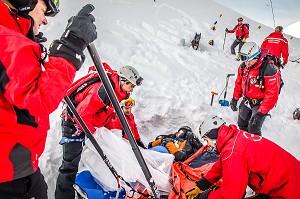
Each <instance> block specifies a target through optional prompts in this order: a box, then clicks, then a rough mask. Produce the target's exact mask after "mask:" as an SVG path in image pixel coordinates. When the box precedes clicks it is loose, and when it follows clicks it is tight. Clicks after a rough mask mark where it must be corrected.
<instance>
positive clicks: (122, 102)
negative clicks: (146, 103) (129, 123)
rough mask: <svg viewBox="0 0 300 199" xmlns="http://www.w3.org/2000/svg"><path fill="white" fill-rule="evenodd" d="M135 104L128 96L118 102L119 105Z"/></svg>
mask: <svg viewBox="0 0 300 199" xmlns="http://www.w3.org/2000/svg"><path fill="white" fill-rule="evenodd" d="M134 105H135V101H134V100H133V99H132V98H131V97H129V98H128V99H124V100H122V101H121V102H120V106H121V107H123V106H126V107H133V106H134Z"/></svg>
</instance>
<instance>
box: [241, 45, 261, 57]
mask: <svg viewBox="0 0 300 199" xmlns="http://www.w3.org/2000/svg"><path fill="white" fill-rule="evenodd" d="M260 52H261V51H260V47H259V46H258V45H257V44H256V43H255V42H246V43H245V44H244V45H243V46H242V48H241V51H240V52H239V55H240V58H241V60H242V61H249V60H252V59H254V58H255V59H256V58H257V59H258V58H259V55H260Z"/></svg>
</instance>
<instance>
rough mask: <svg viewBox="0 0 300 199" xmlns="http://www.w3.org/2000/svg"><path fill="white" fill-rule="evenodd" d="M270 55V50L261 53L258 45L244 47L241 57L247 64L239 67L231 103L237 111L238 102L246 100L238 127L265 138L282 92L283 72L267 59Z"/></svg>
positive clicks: (240, 110) (240, 113) (242, 104)
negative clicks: (264, 128)
mask: <svg viewBox="0 0 300 199" xmlns="http://www.w3.org/2000/svg"><path fill="white" fill-rule="evenodd" d="M266 54H267V50H265V49H262V50H261V49H260V47H259V46H258V45H257V44H256V43H254V42H247V43H246V44H245V45H244V46H243V47H242V49H241V52H240V56H241V60H242V61H244V62H243V63H242V64H241V65H240V66H239V68H238V74H237V78H236V80H235V87H234V92H233V98H232V100H231V102H230V107H231V109H232V110H233V111H237V110H238V108H237V102H238V100H239V99H240V98H242V101H241V103H240V106H239V113H238V126H239V128H240V129H242V130H245V131H248V132H249V133H253V134H256V135H261V128H262V125H263V122H264V120H265V117H266V116H267V114H268V113H269V111H270V110H271V109H273V107H274V106H275V104H276V102H277V100H278V95H279V89H280V72H279V70H278V68H277V67H276V66H275V65H274V64H272V63H269V62H268V61H266V60H265V59H264V58H265V55H266ZM261 68H264V70H262V69H261Z"/></svg>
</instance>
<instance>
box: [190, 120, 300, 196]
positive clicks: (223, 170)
mask: <svg viewBox="0 0 300 199" xmlns="http://www.w3.org/2000/svg"><path fill="white" fill-rule="evenodd" d="M199 131H200V135H201V136H202V137H208V138H210V139H212V140H214V142H215V143H216V145H217V152H218V153H219V154H220V157H219V159H218V160H217V161H216V163H215V164H214V165H213V167H212V168H211V170H210V171H208V173H207V174H206V175H205V176H204V177H203V178H202V179H201V180H199V181H197V183H196V185H197V186H195V187H194V188H193V189H191V190H190V191H189V192H187V193H186V195H187V198H188V199H193V198H197V199H214V198H216V199H219V198H230V199H241V198H243V196H244V194H245V190H246V187H247V185H248V186H249V187H250V188H251V189H252V190H253V191H254V192H255V193H257V194H259V196H256V197H255V198H262V196H265V197H264V198H286V199H294V198H298V197H299V188H298V187H299V177H300V161H299V160H297V159H296V158H295V157H294V156H292V155H291V154H290V153H289V152H287V151H285V150H284V149H283V148H281V147H280V146H278V145H277V144H275V143H274V142H272V141H270V140H268V139H266V138H263V137H261V136H258V135H253V134H250V133H248V132H246V131H243V130H239V129H238V128H237V127H236V126H235V125H233V124H231V125H229V126H226V125H225V122H224V120H222V119H221V118H219V117H217V116H213V117H208V118H207V119H205V120H204V122H203V123H202V124H201V125H200V129H199ZM220 178H222V179H223V183H222V184H221V185H220V187H219V188H218V189H212V188H210V187H211V186H212V185H213V183H215V182H217V181H218V180H219V179H220ZM251 198H252V197H251Z"/></svg>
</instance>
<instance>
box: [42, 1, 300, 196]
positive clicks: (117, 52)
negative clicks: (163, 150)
mask: <svg viewBox="0 0 300 199" xmlns="http://www.w3.org/2000/svg"><path fill="white" fill-rule="evenodd" d="M86 3H92V4H93V5H94V6H95V7H96V9H95V11H94V12H93V14H94V16H95V18H96V24H97V28H98V39H97V40H96V42H95V45H96V47H97V49H98V52H99V54H100V57H101V59H102V61H106V62H107V63H108V64H110V66H111V67H112V68H113V69H119V68H120V67H122V66H124V65H126V64H129V65H132V66H134V67H135V68H137V69H138V71H139V72H140V74H141V75H142V77H143V78H144V81H143V85H142V86H140V87H137V88H136V89H135V90H134V93H133V97H134V98H135V99H136V106H135V107H134V108H133V113H134V115H135V118H136V121H137V124H138V128H139V131H140V134H141V137H142V140H143V141H144V143H148V142H150V141H152V140H153V139H154V138H155V137H156V136H157V135H158V134H162V133H171V132H175V131H176V130H178V128H179V127H181V126H182V125H189V126H191V127H192V129H193V130H194V132H198V128H199V125H200V122H201V121H202V120H203V119H204V118H205V116H207V115H208V114H217V115H219V116H221V117H222V118H223V119H225V120H226V121H227V123H236V120H237V113H236V112H235V113H234V112H232V111H231V109H230V108H226V107H221V106H220V105H219V104H218V103H217V98H218V97H219V96H220V94H221V92H222V90H223V89H224V87H225V79H226V75H227V74H229V73H234V74H236V72H237V68H238V66H239V62H236V61H235V60H234V59H235V57H234V56H232V55H229V51H230V50H229V49H230V45H231V43H232V42H233V40H234V38H235V36H234V34H229V35H227V38H226V43H225V50H224V51H223V50H222V46H223V41H224V33H225V32H224V29H225V28H226V27H227V28H230V29H231V28H233V27H234V26H235V25H236V19H237V18H238V17H240V16H242V15H241V14H239V13H236V12H234V11H232V10H230V9H228V8H226V7H224V6H221V5H220V4H217V3H215V2H214V1H211V0H189V1H183V0H157V2H153V1H150V0H149V1H145V0H110V1H108V0H93V1H92V0H89V1H80V0H73V1H61V13H59V14H58V15H57V16H56V17H55V18H53V19H49V25H48V26H47V27H44V28H43V29H42V31H43V32H44V33H45V35H46V36H47V37H48V44H47V45H46V46H49V44H50V42H51V41H52V40H53V39H56V38H59V37H60V35H61V34H62V32H63V31H64V28H65V26H66V24H67V20H68V18H69V17H70V16H71V15H74V14H76V13H77V12H78V11H79V10H80V8H81V7H82V6H84V5H85V4H86ZM221 14H222V16H221ZM220 16H221V17H220ZM242 17H244V22H245V23H249V24H250V38H249V39H248V41H255V42H257V43H258V44H260V43H261V42H262V41H263V39H264V38H265V37H266V36H267V35H269V33H270V32H272V29H270V28H268V27H266V26H263V25H261V24H259V23H257V22H254V21H251V20H249V19H247V17H246V16H242ZM215 21H217V24H216V31H212V30H211V29H210V27H211V26H213V24H214V22H215ZM259 26H261V28H260V29H259V28H258V27H259ZM195 32H198V33H199V32H201V34H202V38H201V41H200V48H199V50H198V51H195V50H193V49H192V48H191V47H190V46H189V45H190V41H191V40H192V38H193V37H194V34H195ZM287 38H288V39H289V38H290V37H289V36H287ZM209 40H214V43H215V45H214V46H210V45H208V41H209ZM183 41H185V42H184V43H185V45H183ZM289 42H290V43H289V44H290V54H291V55H290V59H295V58H298V57H300V47H299V46H300V40H299V39H296V38H293V39H292V40H289ZM86 55H87V60H86V62H85V64H84V67H83V69H81V70H80V72H79V73H78V74H77V78H79V77H81V76H83V75H85V74H86V73H87V69H88V67H89V66H90V65H92V64H93V63H92V61H91V59H90V58H89V55H88V52H87V51H86ZM299 74H300V64H297V63H292V62H289V63H288V65H287V67H286V68H285V69H284V70H283V71H282V75H283V79H284V81H285V86H284V87H283V90H282V93H281V95H280V97H279V100H278V103H277V106H276V107H275V108H274V109H273V110H272V111H271V115H272V118H267V119H266V122H265V124H264V126H263V136H265V137H267V138H269V139H271V140H273V141H274V142H276V143H278V144H279V145H280V146H282V147H283V148H285V149H286V150H287V151H289V152H290V153H292V154H293V155H294V156H296V157H297V158H298V159H300V148H299V142H300V122H299V121H294V120H293V119H292V112H293V111H294V110H295V109H296V108H297V107H300V99H299V96H300V89H299V85H300V83H299V79H300V75H299ZM234 80H235V77H231V78H230V80H229V85H228V86H229V87H228V93H227V98H226V99H227V100H230V99H231V96H232V92H233V87H234ZM211 91H216V92H219V96H217V97H216V98H215V101H214V104H213V106H210V99H211V93H210V92H211ZM222 98H223V95H222V96H221V99H222ZM60 112H61V107H59V108H58V109H57V111H55V112H54V113H53V114H52V115H51V129H50V131H49V134H48V139H47V143H46V149H45V152H44V154H43V156H42V157H41V162H40V167H41V170H42V172H43V173H44V175H45V178H46V181H47V183H48V186H49V198H53V192H54V188H55V180H56V176H57V172H58V167H59V165H60V164H61V158H62V149H61V146H60V145H59V144H58V141H59V140H60V137H61V130H60V126H59V124H60V118H59V114H60ZM99 159H100V157H99ZM99 161H102V160H99Z"/></svg>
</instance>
